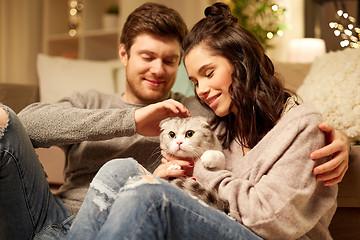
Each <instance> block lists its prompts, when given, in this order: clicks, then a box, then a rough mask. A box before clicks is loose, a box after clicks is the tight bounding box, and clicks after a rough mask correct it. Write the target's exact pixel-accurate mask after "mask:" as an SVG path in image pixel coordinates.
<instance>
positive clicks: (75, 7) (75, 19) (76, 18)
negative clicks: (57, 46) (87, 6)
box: [69, 0, 84, 37]
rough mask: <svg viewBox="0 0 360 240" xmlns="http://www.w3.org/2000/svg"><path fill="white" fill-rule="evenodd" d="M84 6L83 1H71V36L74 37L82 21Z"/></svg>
mask: <svg viewBox="0 0 360 240" xmlns="http://www.w3.org/2000/svg"><path fill="white" fill-rule="evenodd" d="M83 9H84V4H83V3H82V1H81V0H69V35H70V36H71V37H74V36H75V35H76V34H77V32H78V27H79V25H80V23H81V20H82V10H83Z"/></svg>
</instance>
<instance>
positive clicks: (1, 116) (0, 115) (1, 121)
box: [0, 107, 8, 128]
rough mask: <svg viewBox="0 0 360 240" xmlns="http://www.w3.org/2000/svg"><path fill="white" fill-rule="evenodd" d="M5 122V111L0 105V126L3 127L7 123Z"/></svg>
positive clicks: (6, 117)
mask: <svg viewBox="0 0 360 240" xmlns="http://www.w3.org/2000/svg"><path fill="white" fill-rule="evenodd" d="M7 122H8V116H7V112H6V111H5V109H3V108H2V107H0V128H3V127H5V126H6V125H7Z"/></svg>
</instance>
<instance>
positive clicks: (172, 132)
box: [160, 116, 230, 214]
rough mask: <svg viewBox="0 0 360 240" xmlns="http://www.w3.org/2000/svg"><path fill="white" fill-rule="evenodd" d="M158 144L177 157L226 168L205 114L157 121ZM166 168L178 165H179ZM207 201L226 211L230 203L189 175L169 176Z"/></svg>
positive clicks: (178, 184)
mask: <svg viewBox="0 0 360 240" xmlns="http://www.w3.org/2000/svg"><path fill="white" fill-rule="evenodd" d="M160 129H161V133H160V144H161V147H162V150H164V151H165V152H166V153H168V154H171V155H174V156H175V157H179V158H197V157H199V158H200V160H201V163H202V164H203V165H204V166H205V167H207V168H216V169H219V170H222V169H225V156H224V154H223V153H222V151H221V150H222V146H221V143H220V142H219V140H218V138H217V136H216V135H215V133H214V132H213V131H212V130H211V127H210V125H209V124H208V122H207V119H206V118H204V117H200V116H199V117H188V118H179V117H173V118H167V119H164V120H163V121H161V122H160ZM169 168H175V169H180V168H181V167H180V166H179V165H176V164H174V165H171V166H170V167H169ZM169 181H170V182H171V183H173V184H175V185H176V186H178V187H179V188H181V189H183V190H184V191H186V192H188V193H190V194H191V195H192V196H195V197H197V198H198V199H200V200H202V201H203V202H205V203H206V204H208V205H210V206H212V207H215V208H217V209H219V210H220V211H223V212H225V213H226V214H228V213H229V212H230V207H229V203H228V201H226V200H223V199H221V198H220V197H219V195H218V192H217V191H216V190H214V189H207V188H205V187H203V186H202V185H200V184H199V183H198V182H197V181H196V180H193V179H191V178H175V179H171V180H169Z"/></svg>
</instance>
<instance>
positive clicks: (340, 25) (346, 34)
mask: <svg viewBox="0 0 360 240" xmlns="http://www.w3.org/2000/svg"><path fill="white" fill-rule="evenodd" d="M336 17H337V20H338V21H334V22H330V23H329V27H330V28H331V29H334V35H335V36H337V37H339V36H340V37H341V38H342V40H341V41H340V43H339V44H340V46H341V47H343V48H345V47H351V48H360V42H359V38H360V28H359V27H355V26H354V24H355V23H356V19H355V18H354V17H352V16H350V15H349V14H348V13H347V12H345V11H344V10H342V9H339V10H337V11H336Z"/></svg>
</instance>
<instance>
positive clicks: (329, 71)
mask: <svg viewBox="0 0 360 240" xmlns="http://www.w3.org/2000/svg"><path fill="white" fill-rule="evenodd" d="M297 93H298V94H299V95H300V97H301V98H302V99H303V100H304V102H305V103H310V104H313V105H314V106H315V107H316V108H317V109H318V110H319V111H320V112H321V113H322V114H323V116H324V119H325V120H326V121H327V122H329V123H331V124H332V125H333V126H334V127H335V128H337V129H340V130H342V131H344V132H345V133H346V134H347V135H348V137H349V139H350V141H351V142H356V141H360V49H350V48H348V49H344V50H341V51H340V50H339V51H336V52H329V53H327V54H325V55H323V56H320V57H317V58H316V59H315V61H314V63H313V65H312V67H311V69H310V72H309V74H308V76H307V77H306V78H305V80H304V83H303V84H302V85H301V86H300V88H299V89H298V92H297Z"/></svg>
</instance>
